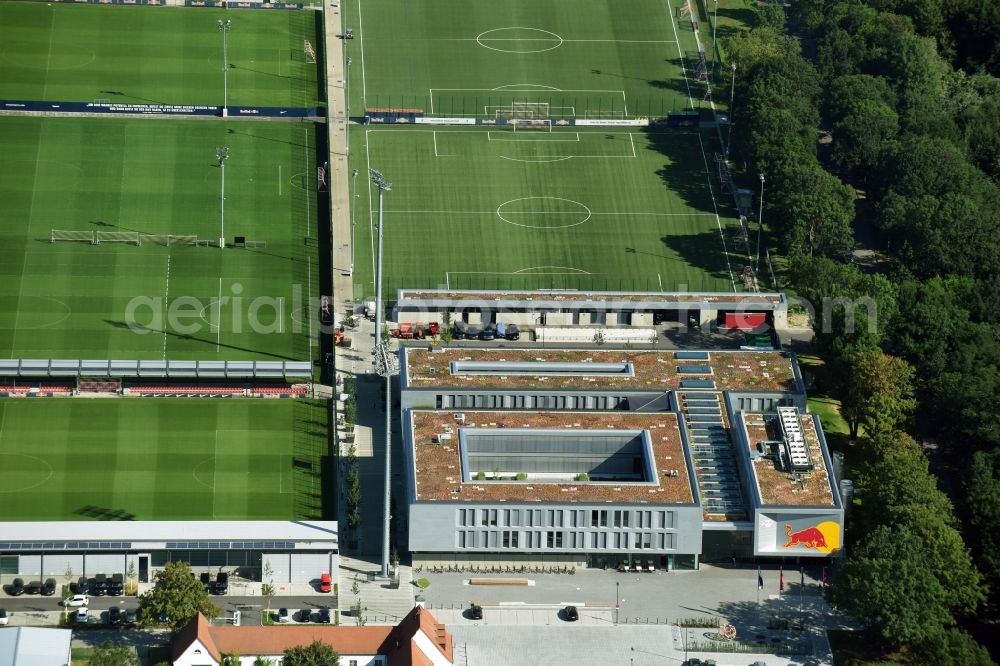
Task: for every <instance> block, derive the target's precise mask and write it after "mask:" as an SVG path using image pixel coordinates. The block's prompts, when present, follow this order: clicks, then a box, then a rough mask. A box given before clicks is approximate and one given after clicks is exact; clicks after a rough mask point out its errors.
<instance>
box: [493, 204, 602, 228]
mask: <svg viewBox="0 0 1000 666" xmlns="http://www.w3.org/2000/svg"><path fill="white" fill-rule="evenodd" d="M539 200H546V201H564V202H566V203H569V204H576V205H577V206H579V207H580V208H582V209H583V210H564V211H563V210H560V211H531V210H523V211H507V212H506V214H507V215H511V216H513V215H542V216H546V215H578V216H579V215H582V214H584V213H586V217H584V218H583V219H581V220H578V221H575V222H573V221H571V222H569V223H568V224H549V225H538V224H524V223H521V222H514V221H513V220H508V219H507V218H506V217H504V213H502V212H501V210H502V209H503V207H504V206H506V205H508V204H513V203H517V202H518V201H539ZM592 216H593V212H591V210H590V209H589V208H587V206H585V205H584V204H582V203H580V202H579V201H574V200H573V199H564V198H562V197H520V198H518V199H511V200H510V201H504V202H503V203H502V204H500V205H499V206H497V217H499V218H500V219H501V220H503V221H504V222H506V223H507V224H513V225H514V226H515V227H524V228H526V229H566V228H567V227H576V226H579V225H581V224H583V223H584V222H586V221H587V220H589V219H590V218H591V217H592Z"/></svg>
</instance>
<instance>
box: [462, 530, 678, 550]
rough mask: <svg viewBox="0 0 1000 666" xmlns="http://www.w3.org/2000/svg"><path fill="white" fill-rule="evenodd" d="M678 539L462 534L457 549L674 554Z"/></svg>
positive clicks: (576, 534)
mask: <svg viewBox="0 0 1000 666" xmlns="http://www.w3.org/2000/svg"><path fill="white" fill-rule="evenodd" d="M522 535H523V536H522ZM676 536H677V535H675V534H670V533H662V532H660V533H657V532H562V531H552V530H547V531H541V530H538V531H531V530H528V531H524V532H521V531H518V530H459V531H458V532H456V533H455V546H456V547H457V548H528V549H543V548H553V549H583V548H590V549H595V550H596V549H612V550H651V549H657V550H672V549H674V548H675V547H676V545H675V544H676Z"/></svg>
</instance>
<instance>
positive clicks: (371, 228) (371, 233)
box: [365, 130, 375, 288]
mask: <svg viewBox="0 0 1000 666" xmlns="http://www.w3.org/2000/svg"><path fill="white" fill-rule="evenodd" d="M370 132H371V130H365V160H366V161H367V163H368V173H369V174H371V172H372V156H371V152H370V151H369V150H368V146H369V144H370V143H371V141H370V140H369V139H368V134H369V133H370ZM365 180H367V181H368V240H369V242H370V244H371V247H372V288H375V218H374V217H373V212H374V211H372V179H371V178H366V179H365Z"/></svg>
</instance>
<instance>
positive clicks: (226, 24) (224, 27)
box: [219, 19, 230, 32]
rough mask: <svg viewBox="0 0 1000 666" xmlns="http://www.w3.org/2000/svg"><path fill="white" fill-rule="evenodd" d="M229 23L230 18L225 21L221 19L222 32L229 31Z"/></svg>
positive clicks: (220, 27) (220, 28)
mask: <svg viewBox="0 0 1000 666" xmlns="http://www.w3.org/2000/svg"><path fill="white" fill-rule="evenodd" d="M229 24H230V20H229V19H226V20H225V21H223V20H222V19H219V30H221V31H222V32H229Z"/></svg>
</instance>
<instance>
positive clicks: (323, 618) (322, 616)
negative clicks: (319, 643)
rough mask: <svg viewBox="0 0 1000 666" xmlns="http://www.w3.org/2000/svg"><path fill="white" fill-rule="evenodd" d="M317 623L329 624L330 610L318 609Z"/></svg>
mask: <svg viewBox="0 0 1000 666" xmlns="http://www.w3.org/2000/svg"><path fill="white" fill-rule="evenodd" d="M319 621H320V623H322V624H330V609H329V608H320V609H319Z"/></svg>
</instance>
